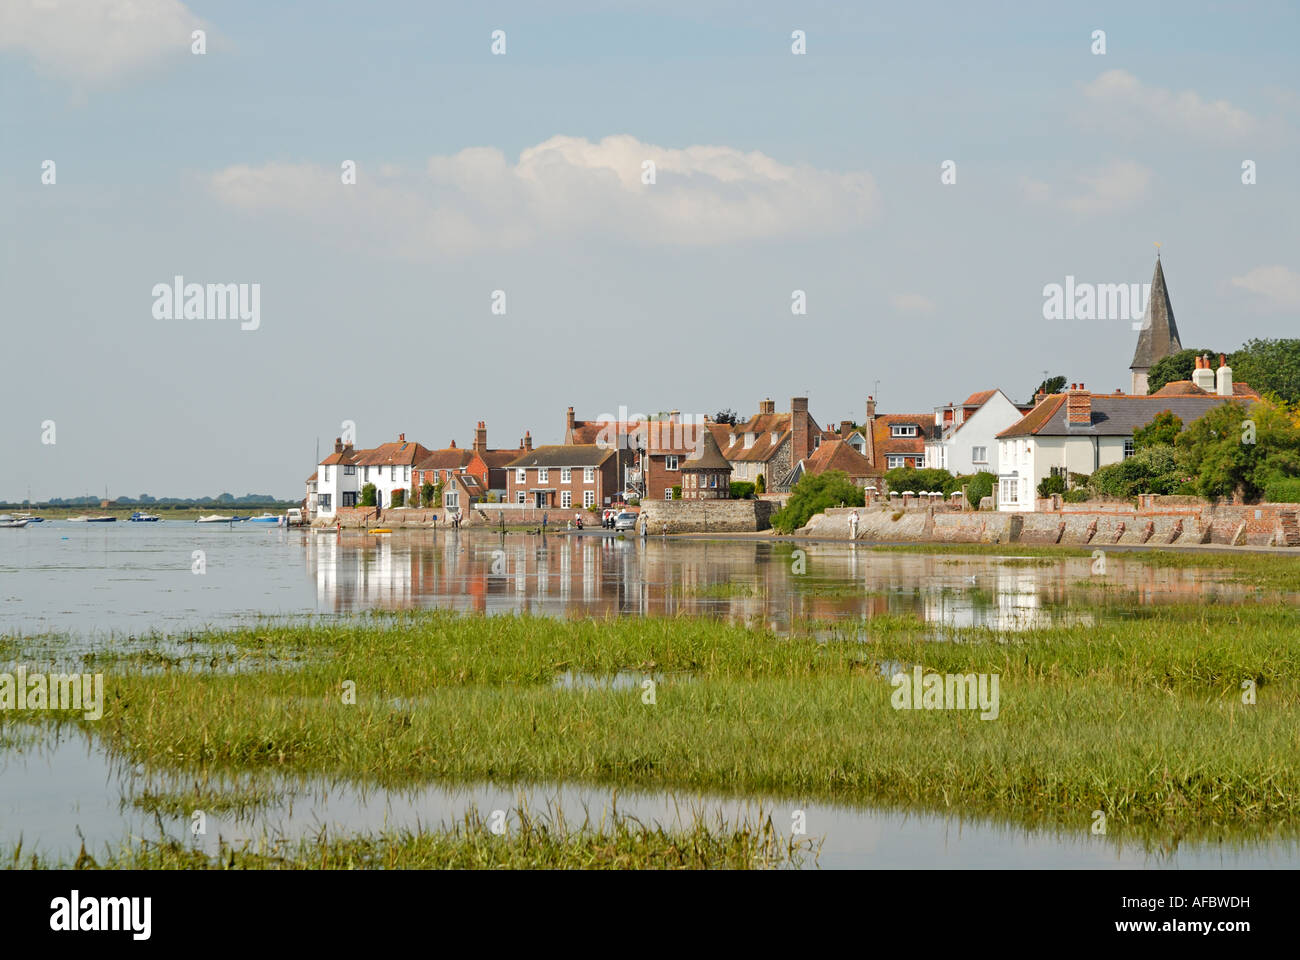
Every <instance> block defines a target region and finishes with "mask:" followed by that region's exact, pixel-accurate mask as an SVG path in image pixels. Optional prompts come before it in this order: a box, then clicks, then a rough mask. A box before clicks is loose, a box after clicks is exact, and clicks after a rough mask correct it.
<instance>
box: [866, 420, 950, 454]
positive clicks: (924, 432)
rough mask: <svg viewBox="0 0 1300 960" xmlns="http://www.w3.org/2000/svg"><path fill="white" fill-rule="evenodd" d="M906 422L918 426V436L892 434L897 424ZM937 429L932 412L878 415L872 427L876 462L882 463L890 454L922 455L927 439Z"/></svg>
mask: <svg viewBox="0 0 1300 960" xmlns="http://www.w3.org/2000/svg"><path fill="white" fill-rule="evenodd" d="M906 424H914V425H915V426H916V436H914V437H895V436H891V434H892V432H893V427H894V426H895V425H906ZM935 430H936V428H935V425H934V414H932V413H886V414H882V415H880V416H878V417H876V419H875V421H874V422H873V423H872V427H871V433H872V437H871V439H872V444H873V446H874V447H875V450H876V462H877V463H880V462H882V461H883V460H884V459H885V457H888V456H895V457H898V456H918V457H919V456H921V455H922V454H923V453H925V441H926V440H927V439H928V438H929V437H930V436H931V435H932V434H933V433H934V432H935Z"/></svg>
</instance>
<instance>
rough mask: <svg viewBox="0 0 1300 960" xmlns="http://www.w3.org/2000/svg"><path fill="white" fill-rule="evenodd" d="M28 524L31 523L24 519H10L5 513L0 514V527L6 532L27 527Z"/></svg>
mask: <svg viewBox="0 0 1300 960" xmlns="http://www.w3.org/2000/svg"><path fill="white" fill-rule="evenodd" d="M29 523H31V521H30V520H28V519H26V518H25V517H11V516H9V514H7V513H6V514H0V527H4V528H5V529H8V530H18V529H21V528H22V527H25V526H27V524H29Z"/></svg>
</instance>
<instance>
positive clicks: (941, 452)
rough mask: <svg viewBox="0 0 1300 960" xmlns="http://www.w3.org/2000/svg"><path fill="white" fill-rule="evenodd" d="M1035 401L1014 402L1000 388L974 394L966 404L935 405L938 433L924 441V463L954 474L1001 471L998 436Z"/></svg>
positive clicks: (1016, 421) (1029, 408)
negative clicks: (1027, 402)
mask: <svg viewBox="0 0 1300 960" xmlns="http://www.w3.org/2000/svg"><path fill="white" fill-rule="evenodd" d="M1032 409H1033V405H1032V404H1017V403H1013V402H1012V401H1011V400H1010V398H1008V397H1007V395H1006V394H1005V393H1003V392H1002V391H1001V390H984V391H981V392H980V393H972V394H971V395H970V396H969V397H967V398H966V402H965V403H950V404H947V405H946V406H942V407H935V410H934V425H935V428H936V429H935V434H934V436H932V437H931V438H930V439H928V440H927V441H926V444H925V465H926V466H927V467H931V468H935V469H939V470H947V471H948V472H950V473H953V474H958V475H960V474H970V473H979V472H980V471H983V470H987V471H988V472H990V473H994V474H996V473H997V472H998V456H999V452H1000V451H999V444H998V440H997V436H998V434H999V433H1001V432H1002V431H1003V430H1006V429H1008V428H1009V427H1011V426H1014V425H1015V424H1016V423H1018V422H1019V421H1020V418H1021V417H1023V416H1024V415H1025V414H1026V413H1028V412H1029V411H1030V410H1032Z"/></svg>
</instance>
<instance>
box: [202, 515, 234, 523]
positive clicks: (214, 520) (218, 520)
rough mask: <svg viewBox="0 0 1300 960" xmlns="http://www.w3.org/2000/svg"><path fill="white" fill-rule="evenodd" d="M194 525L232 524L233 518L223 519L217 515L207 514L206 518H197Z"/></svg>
mask: <svg viewBox="0 0 1300 960" xmlns="http://www.w3.org/2000/svg"><path fill="white" fill-rule="evenodd" d="M194 522H195V523H234V522H235V518H234V517H223V516H221V515H220V514H218V513H213V514H209V515H208V516H206V517H199V518H198V519H197V520H195V521H194Z"/></svg>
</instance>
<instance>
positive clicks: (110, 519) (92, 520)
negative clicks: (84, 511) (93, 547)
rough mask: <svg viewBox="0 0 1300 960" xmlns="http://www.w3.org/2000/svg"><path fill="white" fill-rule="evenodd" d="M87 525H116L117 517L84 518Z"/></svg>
mask: <svg viewBox="0 0 1300 960" xmlns="http://www.w3.org/2000/svg"><path fill="white" fill-rule="evenodd" d="M85 519H86V522H87V523H117V517H86V518H85Z"/></svg>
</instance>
